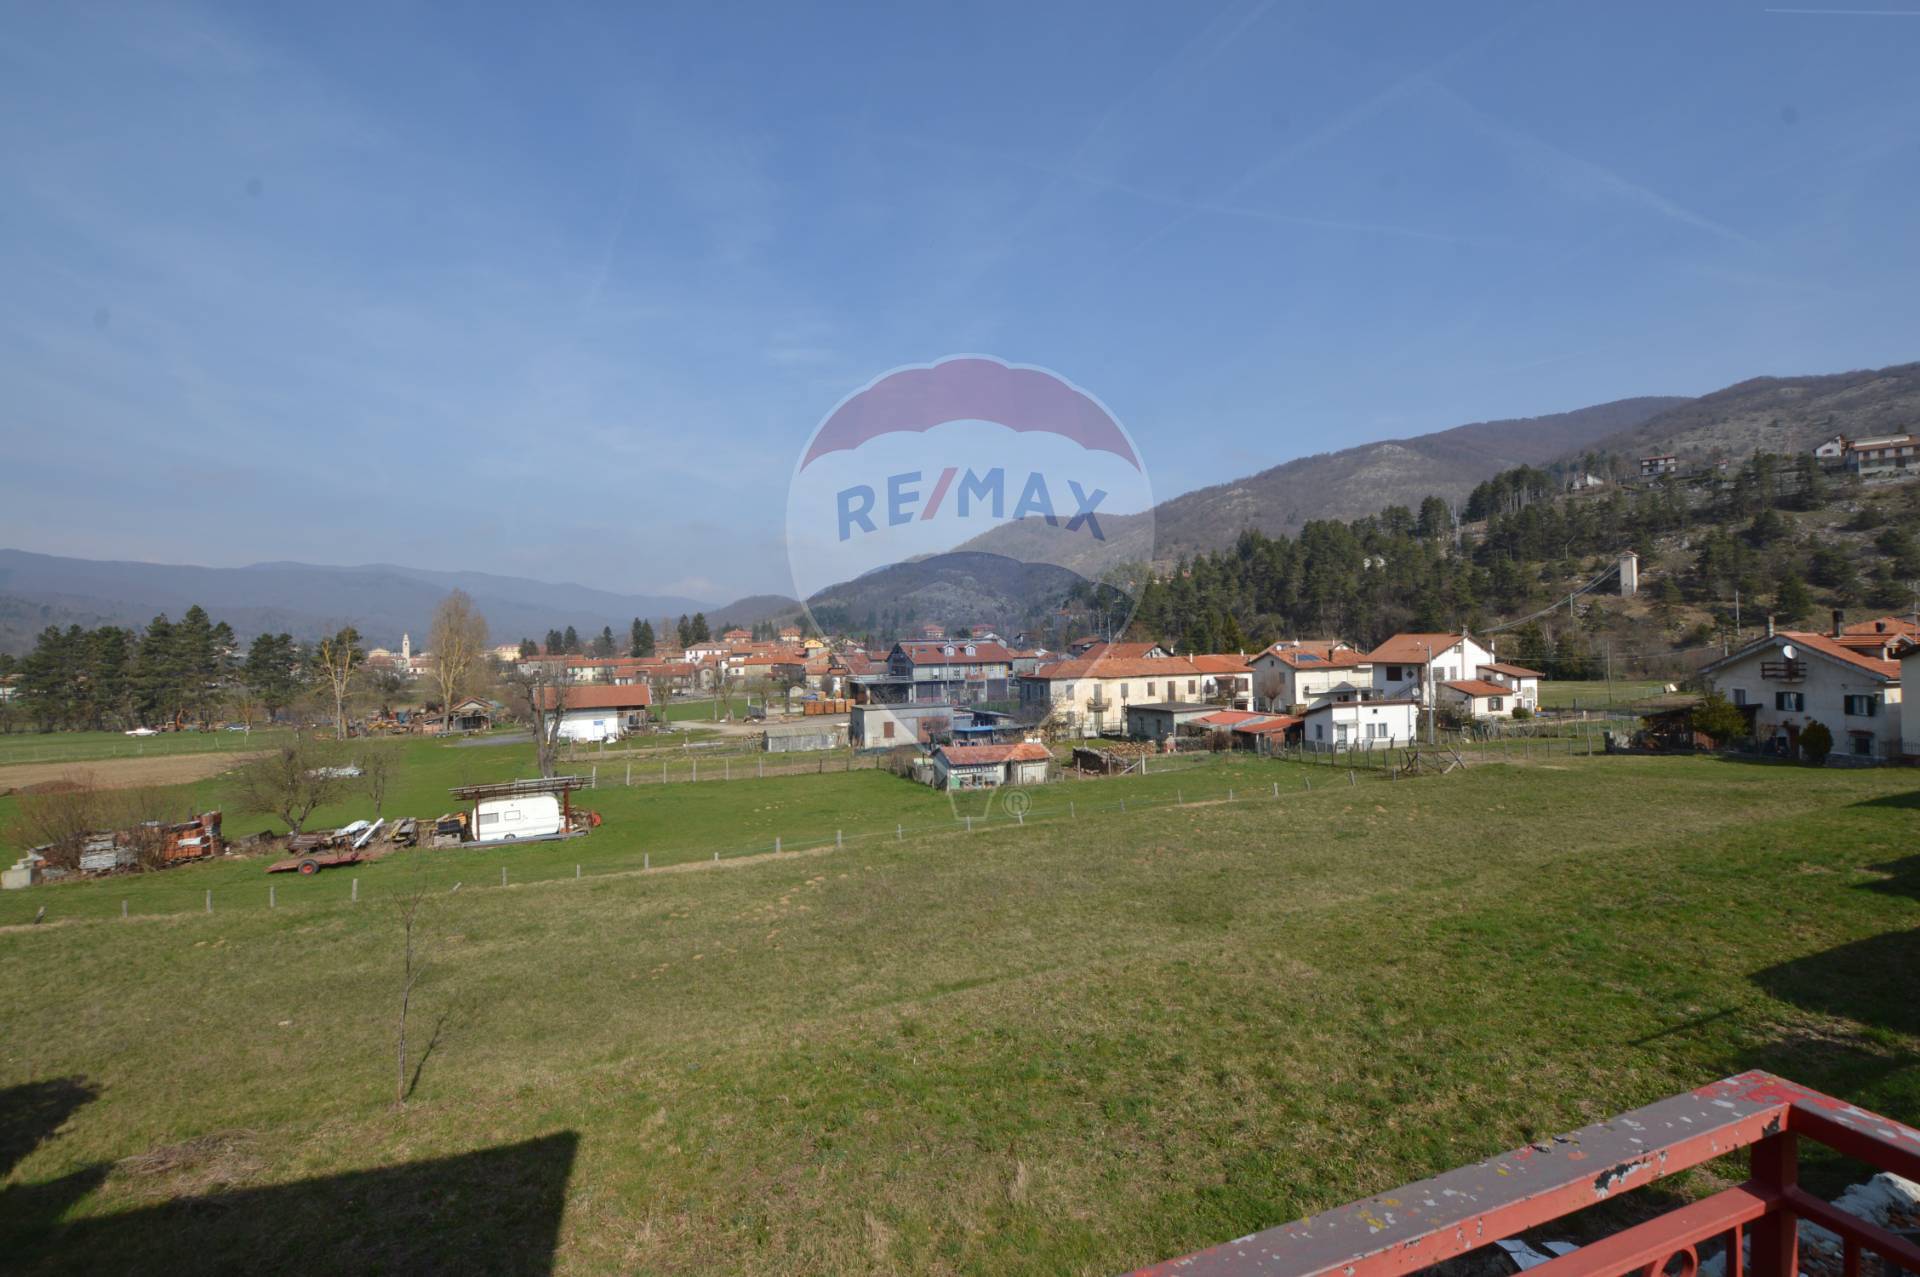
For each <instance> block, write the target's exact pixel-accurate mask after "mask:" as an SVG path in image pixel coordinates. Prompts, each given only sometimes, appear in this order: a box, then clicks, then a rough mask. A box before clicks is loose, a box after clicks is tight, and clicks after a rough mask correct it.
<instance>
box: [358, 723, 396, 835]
mask: <svg viewBox="0 0 1920 1277" xmlns="http://www.w3.org/2000/svg"><path fill="white" fill-rule="evenodd" d="M357 761H358V763H359V766H360V788H361V789H363V790H365V791H366V794H367V801H368V802H371V803H372V804H373V818H374V819H375V820H378V819H380V817H381V816H382V815H384V814H385V813H384V811H383V810H382V809H383V808H384V807H385V806H386V801H387V789H388V787H389V786H390V785H391V784H392V783H393V774H394V772H396V771H397V770H399V766H400V751H399V750H398V749H397V748H396V747H395V746H394V745H393V744H392V743H391V742H387V741H382V742H379V743H369V744H368V745H367V746H366V748H364V749H362V750H361V751H360V753H359V757H358V759H357Z"/></svg>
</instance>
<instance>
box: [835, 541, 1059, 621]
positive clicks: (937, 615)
mask: <svg viewBox="0 0 1920 1277" xmlns="http://www.w3.org/2000/svg"><path fill="white" fill-rule="evenodd" d="M1079 580H1080V578H1079V577H1077V576H1075V575H1074V574H1073V573H1072V572H1069V571H1067V570H1066V569H1065V568H1058V567H1054V566H1053V565H1051V564H1047V563H1022V562H1021V561H1020V560H1018V559H1009V558H1007V557H1006V556H1004V555H999V554H979V553H971V552H966V551H955V552H954V553H952V554H935V555H931V556H929V557H927V558H924V559H916V560H914V561H913V562H911V563H895V564H892V565H890V566H888V567H884V568H875V569H874V570H873V571H871V572H868V573H866V574H865V575H863V576H858V577H855V578H854V579H853V580H851V581H842V582H841V583H840V584H838V585H830V586H828V587H827V588H826V589H824V590H821V591H819V592H818V593H816V594H815V595H813V597H812V598H810V599H808V600H807V603H808V606H809V607H811V608H812V609H813V613H814V615H815V616H816V617H818V618H820V620H821V622H822V623H823V624H825V625H836V624H838V625H841V626H844V627H845V628H847V629H850V630H852V631H854V632H864V631H865V630H866V628H867V623H868V618H869V617H871V618H874V619H875V620H876V621H877V622H878V623H879V624H880V625H882V626H884V625H885V623H886V620H887V618H888V617H892V618H895V619H896V620H897V621H899V622H900V623H901V624H902V625H907V624H911V623H912V622H915V621H938V622H940V623H942V624H946V625H970V624H973V623H975V622H980V621H986V622H994V623H998V624H1004V625H1006V626H1008V627H1009V628H1018V624H1019V623H1020V622H1021V621H1023V620H1024V619H1025V618H1026V617H1027V615H1028V613H1029V612H1030V611H1031V610H1032V609H1033V608H1034V607H1035V606H1036V605H1037V604H1044V603H1048V602H1051V601H1053V600H1056V599H1059V598H1060V597H1062V596H1063V595H1065V594H1066V592H1067V591H1068V590H1070V589H1072V588H1073V586H1075V585H1076V584H1078V583H1079Z"/></svg>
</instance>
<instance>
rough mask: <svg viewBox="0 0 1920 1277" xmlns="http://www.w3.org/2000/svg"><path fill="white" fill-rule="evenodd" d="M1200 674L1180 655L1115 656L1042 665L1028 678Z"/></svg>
mask: <svg viewBox="0 0 1920 1277" xmlns="http://www.w3.org/2000/svg"><path fill="white" fill-rule="evenodd" d="M1199 673H1200V671H1199V670H1197V669H1195V668H1194V667H1193V662H1191V661H1189V660H1187V659H1185V658H1184V657H1179V656H1147V657H1141V658H1139V659H1137V660H1127V659H1122V658H1118V657H1110V656H1109V657H1087V656H1083V657H1080V658H1079V659H1078V660H1072V661H1055V662H1054V663H1053V664H1051V665H1042V666H1040V667H1039V668H1038V669H1036V670H1035V671H1034V672H1033V673H1032V674H1028V675H1025V676H1024V677H1027V678H1045V679H1066V678H1189V677H1198V676H1199Z"/></svg>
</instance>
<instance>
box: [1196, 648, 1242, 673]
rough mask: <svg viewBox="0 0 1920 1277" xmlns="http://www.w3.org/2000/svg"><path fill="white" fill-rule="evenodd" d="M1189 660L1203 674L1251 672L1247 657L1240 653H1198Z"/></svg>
mask: <svg viewBox="0 0 1920 1277" xmlns="http://www.w3.org/2000/svg"><path fill="white" fill-rule="evenodd" d="M1187 660H1188V661H1189V662H1190V663H1191V664H1192V665H1193V668H1195V669H1197V670H1199V671H1200V672H1201V673H1202V674H1250V673H1252V672H1253V671H1252V668H1251V667H1250V666H1249V665H1248V664H1247V658H1246V657H1244V656H1241V655H1239V654H1238V653H1220V652H1216V653H1204V652H1202V653H1196V654H1195V655H1193V656H1189V657H1188V658H1187Z"/></svg>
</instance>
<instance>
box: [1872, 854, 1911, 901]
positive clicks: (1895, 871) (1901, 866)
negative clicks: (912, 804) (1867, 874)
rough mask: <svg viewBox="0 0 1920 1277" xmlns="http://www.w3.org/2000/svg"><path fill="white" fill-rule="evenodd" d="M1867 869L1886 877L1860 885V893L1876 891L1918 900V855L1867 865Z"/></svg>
mask: <svg viewBox="0 0 1920 1277" xmlns="http://www.w3.org/2000/svg"><path fill="white" fill-rule="evenodd" d="M1867 868H1869V869H1871V870H1873V871H1874V872H1875V873H1883V874H1885V875H1886V877H1885V878H1882V879H1881V880H1880V881H1878V882H1868V883H1862V884H1861V886H1860V889H1861V890H1862V891H1878V892H1880V893H1881V894H1883V895H1889V896H1906V897H1907V898H1908V899H1910V900H1920V853H1916V854H1914V855H1911V856H1903V857H1901V858H1900V859H1899V860H1889V861H1887V862H1886V863H1884V864H1878V865H1868V866H1867Z"/></svg>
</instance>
